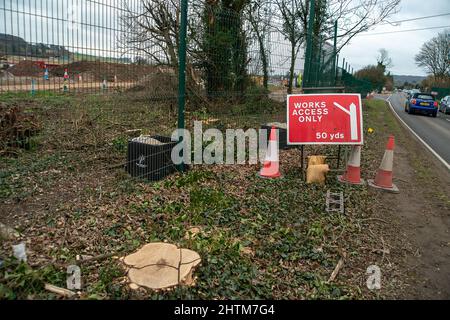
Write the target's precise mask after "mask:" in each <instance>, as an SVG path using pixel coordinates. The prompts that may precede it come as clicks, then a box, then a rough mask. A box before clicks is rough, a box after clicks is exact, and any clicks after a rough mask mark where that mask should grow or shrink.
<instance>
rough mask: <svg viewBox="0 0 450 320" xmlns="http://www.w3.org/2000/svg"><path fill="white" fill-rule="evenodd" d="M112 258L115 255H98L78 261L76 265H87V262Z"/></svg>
mask: <svg viewBox="0 0 450 320" xmlns="http://www.w3.org/2000/svg"><path fill="white" fill-rule="evenodd" d="M114 256H117V253H106V254H100V255H98V256H95V257H90V258H87V259H82V260H78V261H77V264H83V263H88V262H93V261H99V260H105V259H108V258H112V257H114Z"/></svg>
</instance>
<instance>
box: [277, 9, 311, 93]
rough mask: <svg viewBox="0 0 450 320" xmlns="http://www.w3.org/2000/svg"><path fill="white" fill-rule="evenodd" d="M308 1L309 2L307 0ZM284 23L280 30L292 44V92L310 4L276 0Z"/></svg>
mask: <svg viewBox="0 0 450 320" xmlns="http://www.w3.org/2000/svg"><path fill="white" fill-rule="evenodd" d="M306 2H309V1H308V0H306ZM275 3H276V5H277V8H278V14H279V16H280V20H281V21H282V24H281V26H280V27H278V28H277V29H278V32H280V33H281V34H282V35H284V37H285V38H286V39H287V40H288V41H289V43H290V45H291V55H290V68H289V70H290V71H289V83H288V94H291V93H292V88H293V83H294V69H295V61H296V59H297V55H298V52H299V51H300V48H301V45H302V43H303V42H304V40H305V38H306V36H305V30H306V27H307V23H308V6H307V3H305V1H304V0H275Z"/></svg>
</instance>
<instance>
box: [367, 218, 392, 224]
mask: <svg viewBox="0 0 450 320" xmlns="http://www.w3.org/2000/svg"><path fill="white" fill-rule="evenodd" d="M361 221H379V222H383V223H385V224H389V222H387V221H386V220H383V219H381V218H366V219H362V220H361Z"/></svg>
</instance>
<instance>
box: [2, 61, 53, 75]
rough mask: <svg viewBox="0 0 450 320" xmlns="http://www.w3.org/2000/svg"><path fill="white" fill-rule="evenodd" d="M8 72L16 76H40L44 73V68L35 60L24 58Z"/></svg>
mask: <svg viewBox="0 0 450 320" xmlns="http://www.w3.org/2000/svg"><path fill="white" fill-rule="evenodd" d="M8 72H9V73H11V74H12V75H14V76H15V77H40V76H43V75H44V70H43V69H42V68H41V67H39V66H38V65H36V63H35V62H34V61H30V60H23V61H20V62H19V63H18V64H15V65H14V66H13V67H11V68H9V69H8Z"/></svg>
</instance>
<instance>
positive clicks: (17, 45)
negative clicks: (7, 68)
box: [0, 33, 70, 58]
mask: <svg viewBox="0 0 450 320" xmlns="http://www.w3.org/2000/svg"><path fill="white" fill-rule="evenodd" d="M69 54H70V52H69V51H68V50H67V49H66V48H64V47H63V46H55V45H45V44H43V43H37V44H32V43H28V42H26V41H25V40H24V39H22V38H20V37H16V36H13V35H10V34H4V33H0V55H5V56H6V55H12V56H26V57H37V58H48V57H60V56H64V55H66V56H68V55H69Z"/></svg>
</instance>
